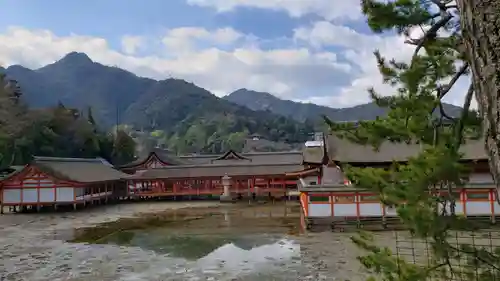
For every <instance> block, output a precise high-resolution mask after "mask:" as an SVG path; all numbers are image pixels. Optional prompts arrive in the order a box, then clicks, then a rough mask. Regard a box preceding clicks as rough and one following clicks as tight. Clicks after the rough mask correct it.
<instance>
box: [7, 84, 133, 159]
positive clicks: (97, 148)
mask: <svg viewBox="0 0 500 281" xmlns="http://www.w3.org/2000/svg"><path fill="white" fill-rule="evenodd" d="M7 84H8V83H7V82H6V79H5V77H4V76H0V85H6V87H4V86H0V115H1V118H0V120H1V122H0V167H5V166H10V165H24V164H27V163H29V161H30V160H31V159H32V156H34V155H36V156H56V157H82V158H93V157H103V158H105V159H107V160H109V161H113V160H115V162H116V161H118V162H126V161H130V160H132V159H133V153H134V150H135V143H134V142H133V140H132V139H131V138H130V137H129V136H128V135H126V136H122V137H121V138H119V139H117V141H118V143H119V145H114V142H115V141H114V137H113V136H112V135H108V134H106V133H102V132H100V130H99V128H98V127H97V125H96V124H95V121H94V120H93V117H92V113H91V110H90V109H89V111H88V116H82V115H81V114H80V113H79V112H78V110H75V109H70V108H67V107H66V106H65V105H64V104H63V103H62V102H59V103H58V105H57V106H56V107H54V108H47V109H43V110H30V109H28V108H27V107H26V106H24V105H23V103H22V96H21V91H20V89H19V88H18V87H16V88H11V87H10V86H9V85H7ZM121 143H126V145H122V144H121ZM115 155H117V156H115ZM115 158H116V159H115Z"/></svg>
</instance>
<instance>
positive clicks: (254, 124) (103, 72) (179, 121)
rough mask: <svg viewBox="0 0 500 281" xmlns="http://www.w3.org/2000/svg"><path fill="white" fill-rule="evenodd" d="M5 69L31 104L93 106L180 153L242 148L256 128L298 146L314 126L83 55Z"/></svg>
mask: <svg viewBox="0 0 500 281" xmlns="http://www.w3.org/2000/svg"><path fill="white" fill-rule="evenodd" d="M5 72H6V73H7V75H8V76H9V77H10V78H14V79H16V80H17V81H18V82H19V85H20V87H21V88H22V89H23V92H24V100H25V101H26V102H27V104H28V105H29V106H30V107H32V108H46V107H48V106H54V105H56V104H57V103H58V102H62V103H63V104H64V105H65V106H67V107H68V108H78V109H86V108H88V107H91V108H92V109H93V113H94V117H95V120H96V121H97V123H98V124H100V127H101V128H106V129H108V130H109V129H110V128H112V126H114V125H115V124H125V125H128V126H129V127H130V126H131V127H132V129H131V131H134V130H140V131H146V132H156V134H160V135H161V137H160V139H161V140H162V142H164V143H165V145H166V146H167V147H169V148H170V149H172V150H174V151H176V152H178V153H192V152H205V153H208V152H214V153H215V152H222V151H224V150H226V149H228V148H234V149H238V150H240V149H242V146H243V143H244V141H245V139H247V138H248V137H249V136H250V135H253V134H259V135H260V136H262V137H263V138H264V139H267V140H269V141H273V142H277V143H291V144H296V145H298V144H302V143H303V142H304V141H305V140H306V139H307V138H308V137H309V135H310V133H312V132H313V131H314V126H313V125H312V124H310V123H308V122H297V121H295V120H293V119H291V118H286V117H283V116H280V115H276V114H273V113H271V112H266V111H260V112H256V111H253V110H250V109H248V108H246V107H244V106H240V105H237V104H234V103H232V102H229V101H226V100H224V99H220V98H218V97H216V96H214V95H212V94H211V93H210V92H208V91H206V90H205V89H202V88H200V87H198V86H196V85H194V84H192V83H188V82H186V81H183V80H178V79H166V80H162V81H156V80H153V79H147V78H141V77H138V76H136V75H134V74H132V73H130V72H127V71H125V70H122V69H119V68H115V67H108V66H104V65H101V64H99V63H95V62H93V61H92V60H90V58H88V57H87V56H86V55H85V54H82V53H70V54H68V55H67V56H65V57H64V58H62V59H61V60H59V61H57V62H55V63H53V64H50V65H47V66H45V67H42V68H40V69H36V70H30V69H27V68H24V67H22V66H11V67H9V68H7V69H6V70H5ZM277 147H278V146H277Z"/></svg>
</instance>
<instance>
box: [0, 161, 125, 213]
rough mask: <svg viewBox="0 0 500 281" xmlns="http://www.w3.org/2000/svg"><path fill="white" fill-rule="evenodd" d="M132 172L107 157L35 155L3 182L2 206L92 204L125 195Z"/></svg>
mask: <svg viewBox="0 0 500 281" xmlns="http://www.w3.org/2000/svg"><path fill="white" fill-rule="evenodd" d="M127 176H128V175H127V174H124V173H122V172H121V171H119V170H116V169H115V168H114V167H113V166H112V165H111V164H109V163H108V162H106V161H105V160H104V159H82V158H55V157H34V159H33V161H32V162H31V163H30V164H28V165H26V166H24V167H22V168H19V169H16V170H15V171H13V172H12V173H10V174H9V175H7V176H6V177H4V178H3V179H2V181H1V182H0V210H1V211H2V212H3V206H11V207H14V208H23V207H24V208H27V207H31V208H37V209H39V208H40V207H42V206H49V205H50V206H54V207H55V208H57V206H61V205H73V207H74V208H77V206H78V205H85V204H92V203H94V202H101V201H107V200H108V199H117V198H119V197H120V196H123V195H124V193H125V191H126V189H125V182H124V181H123V179H124V178H126V177H127Z"/></svg>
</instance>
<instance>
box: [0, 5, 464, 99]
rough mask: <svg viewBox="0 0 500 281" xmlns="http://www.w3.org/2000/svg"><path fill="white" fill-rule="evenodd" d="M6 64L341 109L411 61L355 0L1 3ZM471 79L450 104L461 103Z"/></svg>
mask: <svg viewBox="0 0 500 281" xmlns="http://www.w3.org/2000/svg"><path fill="white" fill-rule="evenodd" d="M0 5H1V7H2V11H4V12H3V13H2V15H1V16H0V65H2V66H4V67H7V66H10V65H13V64H21V65H23V66H25V67H29V68H32V69H36V68H38V67H41V66H44V65H46V64H49V63H53V62H55V61H57V60H59V59H60V58H62V57H63V56H64V55H65V54H67V53H69V52H72V51H77V52H84V53H86V54H87V55H88V56H89V57H90V58H91V59H92V60H93V61H96V62H99V63H102V64H104V65H110V66H117V67H120V68H123V69H126V70H128V71H131V72H133V73H135V74H137V75H139V76H144V77H150V78H154V79H166V78H170V77H174V78H181V79H185V80H187V81H189V82H193V83H195V84H196V85H198V86H200V87H203V88H205V89H207V90H209V91H211V92H212V93H214V94H215V95H217V96H224V95H227V94H229V93H231V92H232V91H235V90H237V89H240V88H247V89H250V90H255V91H262V92H268V93H271V94H273V95H275V96H277V97H279V98H282V99H288V100H294V101H301V102H312V103H316V104H319V105H324V106H330V107H335V108H341V107H349V106H354V105H357V104H361V103H366V102H369V96H368V94H367V89H368V88H370V87H375V89H376V90H377V91H378V92H379V93H381V94H384V95H390V94H393V93H394V92H395V91H394V89H392V88H391V87H390V86H388V85H384V84H383V83H382V80H381V77H380V75H379V73H378V70H377V66H376V63H375V60H374V57H373V51H374V50H375V49H378V50H380V52H381V53H382V54H383V55H384V56H386V57H388V58H396V59H398V60H408V59H409V58H410V57H411V55H412V53H413V47H412V46H409V45H407V44H405V43H404V41H405V38H403V37H401V36H398V35H396V34H391V33H387V34H373V33H371V31H370V29H369V28H368V26H367V24H366V19H365V17H364V16H363V15H362V13H361V11H360V6H359V1H356V0H148V1H144V0H127V1H123V0H105V1H104V0H85V1H77V0H50V1H39V0H23V1H19V0H0ZM467 79H468V78H466V79H462V81H459V83H458V85H457V87H455V89H454V90H453V91H452V93H450V94H449V96H448V97H447V98H446V101H447V102H450V103H453V104H456V105H461V104H462V103H463V102H462V100H463V96H464V93H465V91H466V88H467V86H468V81H467Z"/></svg>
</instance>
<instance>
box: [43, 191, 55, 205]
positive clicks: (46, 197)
mask: <svg viewBox="0 0 500 281" xmlns="http://www.w3.org/2000/svg"><path fill="white" fill-rule="evenodd" d="M54 201H55V190H54V189H53V188H40V202H43V203H49V202H54Z"/></svg>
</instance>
